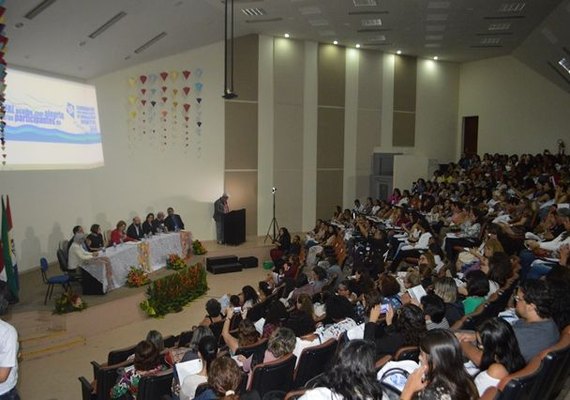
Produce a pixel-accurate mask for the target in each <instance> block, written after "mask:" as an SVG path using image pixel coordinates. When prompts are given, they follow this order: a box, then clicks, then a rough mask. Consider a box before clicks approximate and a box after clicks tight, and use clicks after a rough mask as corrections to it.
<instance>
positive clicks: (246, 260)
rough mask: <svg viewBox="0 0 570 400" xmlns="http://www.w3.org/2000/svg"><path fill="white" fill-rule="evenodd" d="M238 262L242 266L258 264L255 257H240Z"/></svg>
mask: <svg viewBox="0 0 570 400" xmlns="http://www.w3.org/2000/svg"><path fill="white" fill-rule="evenodd" d="M239 263H240V264H241V265H242V267H243V268H257V267H258V266H259V260H258V259H257V257H253V256H250V257H240V258H239Z"/></svg>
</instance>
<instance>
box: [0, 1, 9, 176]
mask: <svg viewBox="0 0 570 400" xmlns="http://www.w3.org/2000/svg"><path fill="white" fill-rule="evenodd" d="M2 4H4V1H0V5H2ZM5 12H6V8H5V7H0V18H1V20H2V21H1V22H2V24H0V150H1V151H0V154H1V155H2V165H6V162H7V160H6V159H7V157H8V152H7V149H6V136H5V135H4V128H5V127H6V122H5V121H4V114H5V113H6V109H5V107H4V100H5V95H4V92H5V90H6V61H5V60H4V53H5V52H6V44H7V43H8V37H7V36H6V35H5V32H4V27H5V25H4V23H3V22H4V13H5Z"/></svg>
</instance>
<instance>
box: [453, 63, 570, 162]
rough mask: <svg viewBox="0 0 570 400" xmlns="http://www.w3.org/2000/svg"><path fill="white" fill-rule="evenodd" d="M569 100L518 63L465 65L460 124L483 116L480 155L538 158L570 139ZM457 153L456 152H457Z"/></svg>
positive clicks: (460, 99) (567, 96) (461, 89)
mask: <svg viewBox="0 0 570 400" xmlns="http://www.w3.org/2000/svg"><path fill="white" fill-rule="evenodd" d="M569 106H570V94H569V93H566V92H564V91H563V90H562V89H560V88H559V87H558V86H556V85H554V84H552V83H551V82H550V81H549V80H547V79H545V78H543V77H542V76H540V75H539V74H537V73H536V72H534V71H533V70H532V69H530V68H528V67H527V66H526V65H524V64H522V63H521V62H520V61H518V60H517V59H515V58H514V57H511V56H507V57H498V58H491V59H488V60H482V61H476V62H470V63H465V64H462V65H461V78H460V95H459V121H458V138H459V140H458V142H459V143H460V141H461V134H462V133H461V119H462V117H464V116H474V115H478V116H479V137H478V139H479V140H478V153H480V154H481V153H486V152H491V153H495V152H499V153H509V154H511V153H525V152H530V153H536V152H541V151H542V150H543V149H545V148H548V149H550V150H551V151H556V150H557V145H556V141H557V140H558V139H560V138H566V139H567V138H568V129H569V128H568V127H569V126H570V113H569V112H568V111H569V109H570V108H569ZM459 151H460V150H459V147H458V152H459Z"/></svg>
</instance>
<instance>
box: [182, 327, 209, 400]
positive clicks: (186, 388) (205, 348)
mask: <svg viewBox="0 0 570 400" xmlns="http://www.w3.org/2000/svg"><path fill="white" fill-rule="evenodd" d="M198 355H199V356H200V360H201V362H202V369H201V370H200V371H199V372H198V373H196V374H193V375H188V376H187V377H186V378H184V381H183V382H182V385H180V400H192V399H193V398H194V396H195V393H196V388H197V387H198V386H199V385H200V384H202V383H206V382H207V381H208V369H209V368H210V365H211V364H212V361H214V359H215V358H216V356H217V355H218V341H217V340H216V339H215V338H214V337H213V336H206V337H204V338H202V340H200V343H199V344H198Z"/></svg>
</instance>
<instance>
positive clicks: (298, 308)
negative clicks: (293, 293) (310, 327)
mask: <svg viewBox="0 0 570 400" xmlns="http://www.w3.org/2000/svg"><path fill="white" fill-rule="evenodd" d="M296 312H300V313H305V314H307V315H308V316H310V317H311V318H312V319H313V320H316V319H317V316H316V315H315V307H314V304H313V300H312V299H311V296H309V295H308V294H301V295H300V296H299V297H298V298H297V302H296V303H295V310H294V311H293V312H292V313H291V314H295V313H296Z"/></svg>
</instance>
